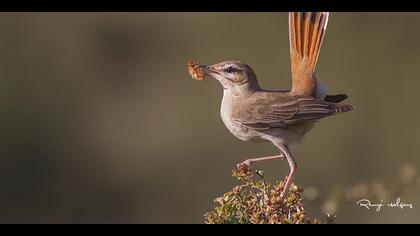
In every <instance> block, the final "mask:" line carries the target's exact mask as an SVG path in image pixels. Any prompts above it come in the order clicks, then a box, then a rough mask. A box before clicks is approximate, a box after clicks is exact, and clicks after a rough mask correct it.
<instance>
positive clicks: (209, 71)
mask: <svg viewBox="0 0 420 236" xmlns="http://www.w3.org/2000/svg"><path fill="white" fill-rule="evenodd" d="M199 67H200V69H201V70H202V71H203V74H204V75H205V76H208V77H212V78H214V76H215V75H217V74H220V73H219V72H218V71H217V70H216V69H214V67H213V66H211V65H210V66H209V65H199Z"/></svg>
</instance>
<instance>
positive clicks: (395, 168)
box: [0, 13, 420, 223]
mask: <svg viewBox="0 0 420 236" xmlns="http://www.w3.org/2000/svg"><path fill="white" fill-rule="evenodd" d="M419 29H420V14H419V13H332V15H331V16H330V22H329V25H328V30H327V34H326V38H325V41H324V45H323V48H322V50H321V55H320V58H319V61H318V70H317V75H318V78H319V79H320V81H322V82H323V83H324V84H325V85H327V87H328V88H329V91H330V93H342V92H343V93H346V94H348V95H349V96H350V98H349V100H348V102H349V103H351V104H353V105H354V106H355V107H356V109H355V110H354V111H352V112H350V113H347V114H345V115H340V116H336V117H332V118H327V119H325V120H323V121H322V122H320V123H319V124H318V125H316V127H315V128H314V129H313V131H312V132H311V133H310V134H309V135H308V136H307V138H306V139H305V140H304V141H303V142H302V143H301V145H296V146H293V147H292V151H293V152H294V155H295V157H296V159H297V161H298V164H299V171H298V174H297V177H296V179H295V182H296V183H297V184H298V185H299V186H300V187H303V188H304V189H305V191H306V190H307V192H308V197H307V207H308V209H309V214H310V215H311V216H314V217H322V214H324V213H325V212H332V213H335V214H337V220H336V222H338V223H420V220H419V219H420V205H418V204H419V203H420V202H419V199H420V190H419V189H420V178H419V177H418V175H417V170H418V167H419V164H420V159H419V153H420V147H419V146H418V140H419V138H420V125H419V122H418V121H419V119H420V111H419V109H418V104H417V103H418V101H419V100H420V93H419V92H418V90H419V89H420V79H419V74H420V67H419V63H420V57H419V51H420V44H419V42H420V30H419ZM0 34H1V37H0V52H1V55H0V223H202V222H203V214H204V213H205V212H207V211H209V210H211V209H212V207H213V199H214V198H216V197H218V196H220V195H221V194H223V193H225V192H227V191H229V190H230V189H231V188H232V187H233V186H234V185H235V184H237V183H235V181H234V180H233V178H232V177H231V170H232V169H234V168H235V167H236V164H237V163H239V162H241V161H243V160H244V159H246V158H249V157H258V156H264V155H272V154H275V153H276V152H277V150H276V149H275V148H274V147H273V146H272V145H271V144H268V143H267V144H254V143H244V142H242V141H240V140H238V139H236V138H235V137H233V136H232V135H231V134H230V133H229V132H228V131H227V129H226V128H225V127H224V125H223V123H222V121H221V119H220V116H219V106H220V102H221V97H222V96H221V95H222V89H221V87H220V86H219V85H218V84H217V83H216V82H214V81H211V82H210V84H207V83H204V82H198V81H194V80H192V79H191V77H190V76H189V75H188V72H187V70H186V62H187V61H188V60H189V59H194V60H198V61H200V62H202V63H205V64H207V63H216V62H220V61H223V60H229V59H234V60H241V61H244V62H246V63H248V64H249V65H251V66H252V68H253V69H254V70H255V71H256V73H257V75H258V78H259V81H260V84H261V85H262V87H264V88H267V89H285V88H289V87H290V69H289V67H290V62H289V48H288V16H287V13H1V14H0ZM257 167H258V168H259V169H262V170H264V172H265V174H266V175H267V176H268V177H269V178H270V179H272V180H275V179H282V178H284V176H285V175H286V174H287V173H288V165H287V163H286V162H281V161H278V162H268V163H262V164H258V165H257ZM369 186H370V187H369ZM369 188H373V189H374V191H376V192H378V191H379V192H381V191H382V193H383V192H386V191H387V189H394V190H395V189H397V191H394V192H391V193H389V192H388V194H386V193H384V194H382V195H380V196H387V197H386V198H387V199H388V200H389V201H394V202H395V199H396V198H397V197H401V199H402V201H404V202H410V203H413V204H414V209H412V210H407V209H404V210H401V209H396V208H392V209H391V208H386V209H383V210H382V211H381V212H375V211H373V210H370V211H368V210H367V209H364V208H361V207H358V206H357V205H356V203H355V201H353V200H350V201H343V199H344V198H345V197H343V196H344V195H346V194H347V195H349V194H350V195H352V194H353V195H354V196H356V197H365V196H367V195H369V194H370V193H369V191H370V190H369ZM348 189H350V190H348ZM354 192H356V193H354ZM343 194H344V195H343ZM358 194H359V195H358ZM353 195H352V196H353ZM354 196H353V197H354ZM356 197H355V198H356ZM356 199H357V198H356ZM387 199H385V201H386V200H387ZM373 200H374V199H372V201H373Z"/></svg>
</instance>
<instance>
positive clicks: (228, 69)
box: [225, 66, 236, 74]
mask: <svg viewBox="0 0 420 236" xmlns="http://www.w3.org/2000/svg"><path fill="white" fill-rule="evenodd" d="M225 72H226V73H229V74H231V73H234V72H236V69H235V68H234V67H232V66H229V67H228V68H227V69H226V70H225Z"/></svg>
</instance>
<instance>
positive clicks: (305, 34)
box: [289, 12, 329, 96]
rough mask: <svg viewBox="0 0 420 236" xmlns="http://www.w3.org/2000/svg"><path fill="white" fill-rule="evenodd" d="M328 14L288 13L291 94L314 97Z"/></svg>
mask: <svg viewBox="0 0 420 236" xmlns="http://www.w3.org/2000/svg"><path fill="white" fill-rule="evenodd" d="M328 16H329V13H328V12H290V13H289V39H290V57H291V67H292V94H294V95H305V96H315V95H316V89H317V82H316V78H315V76H314V72H315V67H316V62H317V60H318V56H319V52H320V49H321V45H322V40H323V39H324V36H325V30H326V28H327V23H328Z"/></svg>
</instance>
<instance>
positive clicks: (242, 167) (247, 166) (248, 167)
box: [236, 160, 254, 178]
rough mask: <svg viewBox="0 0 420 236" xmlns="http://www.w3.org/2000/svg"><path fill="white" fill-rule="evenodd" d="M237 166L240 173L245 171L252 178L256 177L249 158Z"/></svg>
mask: <svg viewBox="0 0 420 236" xmlns="http://www.w3.org/2000/svg"><path fill="white" fill-rule="evenodd" d="M236 167H237V168H238V171H239V172H240V173H243V174H244V175H246V176H248V177H250V178H252V177H254V171H253V170H252V168H251V162H250V161H249V160H246V161H244V162H242V163H239V164H237V165H236Z"/></svg>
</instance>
